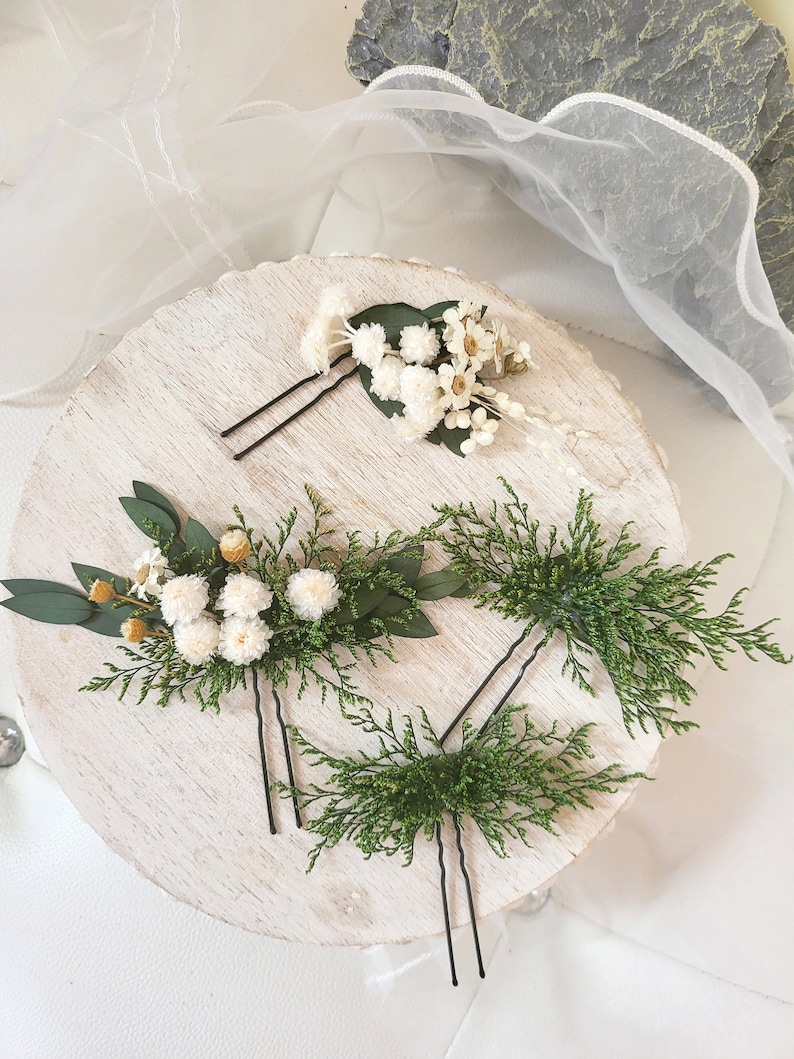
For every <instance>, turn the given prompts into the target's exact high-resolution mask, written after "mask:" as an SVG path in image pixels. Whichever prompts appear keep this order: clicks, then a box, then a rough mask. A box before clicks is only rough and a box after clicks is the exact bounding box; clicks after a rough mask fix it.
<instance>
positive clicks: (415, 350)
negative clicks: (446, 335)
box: [400, 324, 439, 364]
mask: <svg viewBox="0 0 794 1059" xmlns="http://www.w3.org/2000/svg"><path fill="white" fill-rule="evenodd" d="M438 350H439V341H438V335H437V334H436V332H435V331H434V330H431V328H430V327H429V325H428V324H421V325H420V324H411V325H410V326H409V327H404V328H403V329H402V331H400V356H401V357H402V359H403V360H404V361H406V362H407V363H408V364H429V363H430V361H431V360H433V359H434V358H435V357H437V356H438Z"/></svg>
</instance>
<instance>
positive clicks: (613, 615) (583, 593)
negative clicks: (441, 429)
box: [424, 479, 791, 735]
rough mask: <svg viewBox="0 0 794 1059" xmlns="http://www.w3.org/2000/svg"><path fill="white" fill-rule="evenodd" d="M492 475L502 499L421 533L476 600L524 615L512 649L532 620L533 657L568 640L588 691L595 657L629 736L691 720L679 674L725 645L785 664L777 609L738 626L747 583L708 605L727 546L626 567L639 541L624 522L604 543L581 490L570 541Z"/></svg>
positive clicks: (722, 652)
mask: <svg viewBox="0 0 794 1059" xmlns="http://www.w3.org/2000/svg"><path fill="white" fill-rule="evenodd" d="M501 481H502V484H503V486H504V488H505V491H506V493H507V497H508V498H507V500H506V501H505V502H504V503H503V504H501V505H499V504H497V503H496V501H494V502H493V503H492V505H491V508H490V510H489V511H487V512H485V513H482V512H479V511H477V509H476V508H475V507H474V505H473V504H456V505H449V504H443V505H439V506H438V507H436V510H437V511H438V512H439V519H438V520H437V521H436V522H435V523H434V524H433V526H431V527H428V528H427V529H426V530H425V531H424V532H425V534H426V539H429V538H433V539H435V540H437V541H438V542H439V543H440V544H441V546H442V547H443V548H444V549H445V551H446V552H447V554H448V555H449V557H450V559H451V560H452V568H453V569H454V570H456V571H457V572H458V573H459V574H460V575H461V576H463V577H465V578H466V580H467V581H468V582H469V583H470V584H471V585H477V586H479V587H478V590H477V592H476V602H475V605H476V606H478V607H488V608H490V609H491V610H493V611H495V612H497V613H499V614H502V615H504V616H505V617H508V618H513V619H515V620H516V621H519V622H522V623H524V630H523V633H522V635H521V637H519V640H518V641H516V644H515V645H513V646H514V647H516V646H517V645H518V644H520V643H521V641H522V640H523V639H526V638H527V637H529V635H530V634H531V633H532V632H533V630H534V629H536V628H538V627H539V628H540V629H541V630H542V631H541V636H540V638H539V639H538V641H537V643H536V644H535V647H534V649H533V653H532V656H531V658H532V657H535V655H536V654H537V653H538V651H539V650H540V649H541V648H543V647H544V646H545V645H546V644H548V643H549V641H550V640H551V639H552V637H553V636H555V635H557V634H560V635H562V636H563V637H564V638H565V645H566V648H567V654H566V658H565V661H564V663H563V666H562V673H563V674H565V673H568V674H569V675H570V677H571V678H572V680H573V681H574V683H576V684H577V685H578V686H579V687H580V688H582V689H584V690H585V691H587V692H589V693H590V694H594V692H593V688H592V685H591V683H590V679H589V677H590V660H591V658H592V657H593V656H594V655H595V656H596V657H597V658H598V659H599V660H600V662H601V664H602V665H603V667H604V669H605V670H606V672H607V674H608V675H609V678H610V680H611V682H612V685H613V687H614V689H615V692H616V694H617V697H618V699H619V701H620V704H621V707H622V712H623V721H624V724H625V726H626V730H627V731H628V732H629V733H630V734H631V733H632V728H633V726H634V725H635V724H639V726H640V728H641V729H642V730H643V731H647V727H648V725H649V724H652V725H653V726H654V727H655V728H656V729H657V730H658V731H659V733H660V734H661V735H665V734H666V733H667V730H668V729H669V730H671V731H673V732H675V733H680V732H684V731H686V730H687V729H689V728H692V727H696V725H695V723H694V722H693V721H687V720H682V719H681V718H679V717H677V716H676V713H675V709H674V708H673V707H672V706H669V705H667V702H668V701H672V702H673V703H681V704H683V705H685V706H688V705H689V704H690V703H691V702H692V699H693V698H694V696H695V689H694V687H693V686H692V685H691V684H690V683H689V682H688V681H687V680H686V678H685V677H684V672H685V671H686V670H687V669H688V668H691V667H692V666H693V665H694V659H695V658H696V657H698V656H704V655H706V656H708V657H709V658H710V659H711V661H712V662H714V664H715V665H716V666H717V667H718V668H720V669H725V668H726V654H728V653H733V652H735V651H736V650H737V649H741V650H742V651H743V652H744V654H745V655H746V656H747V657H748V658H751V659H755V658H756V657H757V656H758V655H766V656H767V657H768V658H771V659H772V660H773V661H775V662H781V663H789V662H791V657H790V656H789V657H787V656H786V655H784V654H783V652H782V651H781V649H780V647H779V646H778V645H777V644H776V643H774V642H773V640H772V639H771V636H770V626H771V624H772V622H773V621H774V620H776V619H772V621H767V622H764V623H763V624H761V625H758V626H756V627H755V628H751V629H747V628H745V627H744V626H743V624H742V620H741V619H742V614H741V609H740V607H741V600H742V596H743V595H744V592H745V591H746V590H745V589H741V590H740V591H738V592H736V593H735V594H734V595H733V597H732V598H731V600H730V602H729V603H728V605H727V607H726V608H725V610H724V611H722V613H720V614H716V615H714V616H709V615H708V614H707V613H706V608H705V606H704V603H703V596H704V594H705V592H706V590H707V589H709V588H711V587H712V586H713V585H714V584H715V582H716V577H717V572H718V569H719V567H720V566H721V565H722V563H723V562H724V561H725V560H726V559H728V558H731V556H730V555H728V554H725V555H718V556H716V557H715V558H714V559H711V560H710V561H709V562H704V563H694V564H693V565H692V566H686V567H685V566H672V567H664V566H662V565H661V564H660V562H659V557H660V554H661V549H660V548H657V549H655V550H654V551H653V553H652V554H651V555H650V557H649V558H648V559H646V561H645V562H643V563H639V564H636V565H633V566H632V565H629V563H628V562H627V560H628V559H629V557H630V556H631V554H632V553H633V552H635V551H636V550H637V549H638V548H639V547H640V545H639V544H638V543H636V542H634V541H632V540H631V537H630V535H629V529H630V526H631V523H628V524H626V525H624V526H623V528H622V529H621V530H620V532H619V534H618V536H617V538H616V539H615V540H614V542H613V543H612V544H609V543H608V542H607V540H606V538H605V537H603V536H602V532H603V531H602V527H601V525H600V524H599V523H598V522H597V521H596V519H595V518H594V517H593V504H592V498H591V497H590V496H588V495H587V494H585V493H584V492H580V494H579V500H578V503H577V506H576V513H575V516H574V519H573V521H572V522H570V523H568V527H567V529H568V533H567V539H566V537H565V535H564V534H562V533H559V532H558V530H557V528H556V527H554V526H552V527H551V528H550V530H549V531H548V533H547V534H546V536H545V540H543V539H542V538H541V537H540V536H539V532H540V525H539V523H538V522H537V521H535V520H532V519H530V516H529V509H528V505H527V504H525V503H522V502H521V501H520V500H519V497H518V494H517V493H516V492H515V490H514V489H513V488H512V486H510V485H509V484H508V483H507V482H506V481H505V480H504V479H501ZM512 649H513V648H511V650H512ZM458 719H460V717H459V718H458Z"/></svg>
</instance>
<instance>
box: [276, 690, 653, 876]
mask: <svg viewBox="0 0 794 1059" xmlns="http://www.w3.org/2000/svg"><path fill="white" fill-rule="evenodd" d="M345 716H346V717H347V719H348V720H349V721H350V722H351V724H353V725H356V726H357V727H359V728H361V730H362V731H363V732H365V733H367V734H370V735H374V736H376V738H377V742H378V747H377V749H375V750H374V751H373V752H371V753H366V752H364V751H359V752H358V753H357V754H355V755H350V756H346V757H337V756H335V755H333V754H330V753H328V752H326V751H324V750H321V749H320V748H318V747H316V746H314V745H313V744H312V743H310V742H309V741H308V740H307V739H306V738H305V737H304V736H303V735H301V733H300V732H299V731H298V730H297V729H294V728H293V729H292V738H293V741H294V743H295V744H296V745H297V746H298V747H300V749H301V753H302V755H304V756H305V757H307V758H308V759H309V760H310V761H311V764H312V765H318V766H324V767H325V768H327V769H330V774H329V776H328V779H327V781H326V783H325V785H324V786H319V785H316V784H312V785H311V786H309V787H308V788H307V789H306V790H299V789H296V788H292V787H287V786H286V785H284V784H278V785H277V786H278V789H279V790H280V792H281V793H282V795H283V796H290V797H293V796H297V797H298V798H299V799H300V800H301V801H302V804H303V806H304V807H307V806H311V805H315V804H316V805H318V806H319V807H320V808H321V812H320V814H319V816H317V817H315V818H314V819H312V820H309V821H308V822H307V823H305V825H304V826H305V828H306V830H307V831H310V832H312V833H313V834H315V835H318V836H319V841H318V843H317V845H316V846H315V847H314V848H313V850H312V851H311V853H310V855H309V867H308V869H307V870H308V871H311V870H312V868H313V867H314V865H315V863H316V861H317V858H318V857H319V855H320V853H321V852H322V851H323V850H324V849H330V848H332V847H334V846H336V845H337V844H338V843H339V842H341V841H342V840H347V841H351V842H352V843H353V844H354V845H355V846H356V847H357V848H358V849H359V850H360V851H361V852H362V853H363V854H364V856H365V858H367V859H368V858H369V857H371V856H372V855H373V854H375V853H385V854H386V855H387V856H393V855H394V854H398V853H399V854H400V855H401V856H402V858H403V862H404V864H405V865H408V864H410V863H411V861H412V859H413V854H414V845H415V842H416V839H417V837H418V836H419V835H420V834H421V835H422V836H423V837H424V838H425V839H427V840H428V841H430V840H432V839H433V837H434V835H435V834H436V829H437V828H438V827H439V826H440V825H441V824H442V823H443V822H444V819H445V817H446V816H450V817H452V819H453V820H454V821H455V822H456V824H457V821H463V820H465V819H470V820H471V821H472V822H473V823H474V824H475V825H476V826H477V827H478V828H479V830H480V831H481V832H482V834H483V836H484V837H485V839H486V841H487V842H488V845H489V846H490V847H491V849H492V850H493V851H494V853H496V854H497V856H499V857H506V856H507V854H508V848H507V842H508V840H510V839H518V840H520V841H521V842H523V843H524V844H525V845H527V846H529V845H530V844H531V841H532V835H531V829H532V828H533V827H540V828H542V829H544V830H545V831H549V832H551V833H552V834H554V833H555V829H554V820H555V817H556V816H557V814H558V813H559V812H560V811H561V810H562V809H563V808H565V807H571V808H582V807H586V808H591V807H592V803H591V796H592V795H593V794H595V793H612V794H614V793H615V791H616V789H617V786H618V785H619V784H622V783H625V782H626V781H627V780H630V779H636V778H638V777H639V775H640V774H639V773H633V774H627V773H624V772H623V771H622V770H621V767H620V766H619V765H617V764H611V765H607V766H606V767H605V768H601V769H598V770H596V771H591V770H588V768H587V767H586V764H587V762H588V760H589V759H591V758H592V757H593V756H594V755H593V752H592V750H591V748H590V745H589V742H588V738H589V735H590V732H591V730H592V729H593V728H594V725H592V724H585V725H582V726H581V727H579V728H571V729H569V730H567V731H561V730H559V729H558V726H557V724H556V723H555V724H554V725H552V727H551V728H550V729H549V730H547V731H542V730H540V729H538V728H537V727H536V726H535V725H534V724H533V723H532V721H531V720H530V719H529V716H528V715H527V714H526V712H525V707H523V706H518V705H507V706H505V707H504V709H502V710H501V711H499V712H498V713H496V714H493V715H492V716H491V717H490V718H489V720H488V721H487V723H486V724H485V725H483V727H482V728H481V729H479V730H478V729H476V728H475V727H474V725H473V724H472V723H471V722H470V721H464V723H463V726H462V735H463V738H462V743H461V746H460V749H459V750H455V751H445V750H444V748H443V746H442V745H441V742H440V740H439V737H438V736H437V734H436V732H435V731H434V729H433V727H432V725H431V724H430V721H429V720H428V717H427V714H426V712H425V711H424V710H423V709H420V710H419V716H420V718H421V720H420V726H419V727H420V734H419V736H418V735H417V731H416V728H415V726H414V722H413V720H412V719H411V718H410V717H409V716H404V717H403V718H402V731H401V732H399V731H398V730H397V728H396V726H395V722H394V718H393V716H392V714H391V713H390V712H389V713H387V714H386V717H385V719H384V720H383V721H382V722H381V721H378V720H377V718H376V717H375V715H374V713H373V710H372V708H371V707H370V706H364V707H362V708H360V709H359V711H358V712H346V713H345ZM516 720H518V722H519V723H518V725H516V723H515V721H516ZM423 744H424V745H423Z"/></svg>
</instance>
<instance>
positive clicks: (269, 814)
mask: <svg viewBox="0 0 794 1059" xmlns="http://www.w3.org/2000/svg"><path fill="white" fill-rule="evenodd" d="M251 681H252V684H253V687H254V709H255V710H256V717H257V722H258V728H259V754H260V756H261V758H262V779H263V780H264V783H265V799H266V801H267V818H268V821H269V823H270V834H271V835H275V834H277V831H276V824H275V821H274V820H273V803H272V801H271V798H270V778H269V776H268V774H267V757H266V755H265V730H264V721H263V719H262V704H261V701H260V698H259V682H258V680H257V678H256V670H255V669H253V668H252V669H251Z"/></svg>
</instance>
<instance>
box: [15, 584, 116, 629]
mask: <svg viewBox="0 0 794 1059" xmlns="http://www.w3.org/2000/svg"><path fill="white" fill-rule="evenodd" d="M0 607H6V608H7V609H8V610H12V611H14V613H16V614H22V615H24V617H26V618H32V619H33V620H34V621H43V622H46V623H47V624H49V625H79V624H80V623H81V622H84V621H85V620H86V618H90V617H91V615H92V614H94V613H95V612H96V610H97V608H96V607H95V606H94V604H93V603H91V602H89V600H87V599H85V597H84V596H80V595H76V594H75V595H73V594H71V593H69V592H53V591H49V592H32V593H30V594H28V595H24V596H12V597H11V598H10V599H4V600H0Z"/></svg>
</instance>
